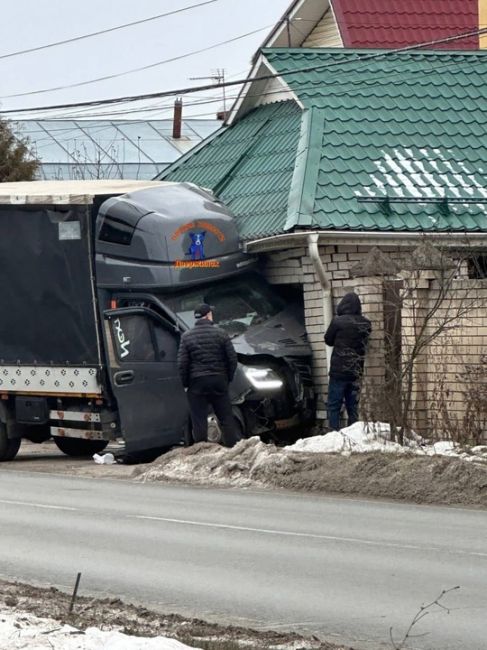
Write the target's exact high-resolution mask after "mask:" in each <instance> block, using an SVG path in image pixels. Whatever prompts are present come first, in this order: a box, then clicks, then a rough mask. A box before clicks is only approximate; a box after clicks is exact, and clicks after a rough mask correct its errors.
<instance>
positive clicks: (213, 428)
mask: <svg viewBox="0 0 487 650" xmlns="http://www.w3.org/2000/svg"><path fill="white" fill-rule="evenodd" d="M233 419H234V422H235V429H236V434H237V437H238V439H239V440H240V439H242V438H246V437H247V434H246V431H245V419H244V416H243V413H242V411H241V409H240V408H239V407H238V406H234V407H233ZM208 442H215V443H218V444H221V442H222V433H221V430H220V427H219V426H218V424H217V422H216V418H214V416H213V418H212V421H211V422H210V423H208Z"/></svg>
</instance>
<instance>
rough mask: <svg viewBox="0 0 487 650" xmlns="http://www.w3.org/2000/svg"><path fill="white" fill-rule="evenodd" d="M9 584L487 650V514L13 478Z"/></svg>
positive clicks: (446, 649)
mask: <svg viewBox="0 0 487 650" xmlns="http://www.w3.org/2000/svg"><path fill="white" fill-rule="evenodd" d="M0 512H1V517H0V526H1V535H0V576H1V577H3V578H9V579H18V580H21V581H25V582H31V583H33V584H40V585H54V586H58V587H60V588H63V589H65V590H72V587H73V584H74V580H75V576H76V573H77V572H78V571H81V572H82V582H81V590H80V593H82V594H85V595H88V594H89V595H95V596H107V595H110V596H116V597H120V598H123V599H124V600H126V601H131V602H134V603H138V604H144V605H146V606H148V607H150V608H154V609H158V610H160V611H164V612H166V613H169V612H178V613H181V614H183V615H189V616H198V617H201V618H205V619H207V620H210V621H215V622H220V623H236V624H242V625H245V626H250V627H255V628H258V629H276V630H280V631H284V630H295V631H298V632H301V633H304V634H308V633H314V634H318V635H319V636H321V637H323V638H326V639H328V640H330V641H335V642H343V643H347V644H350V645H354V646H355V647H356V648H358V649H366V650H368V649H374V650H376V649H377V648H389V650H390V648H391V644H390V641H389V628H390V627H392V628H393V630H394V633H395V635H396V637H397V638H400V637H401V633H404V630H405V628H406V627H407V626H408V624H409V622H410V620H411V619H412V617H413V616H414V614H415V613H416V612H417V611H418V609H419V606H420V605H421V604H422V603H425V602H428V601H430V600H434V599H435V597H436V596H438V595H439V594H440V592H441V591H442V590H443V589H448V588H451V587H454V586H456V585H460V587H461V588H460V589H459V590H457V591H454V592H451V593H449V594H447V595H446V596H445V598H444V600H443V601H442V602H443V604H444V605H446V606H448V607H449V608H450V613H447V612H446V611H444V610H441V609H439V608H436V609H435V610H434V611H433V612H432V613H431V614H429V615H428V616H427V617H426V618H425V619H424V620H423V621H422V622H421V623H420V624H418V626H417V627H416V628H415V631H416V633H418V634H421V635H423V634H424V635H425V636H420V637H417V638H415V639H414V642H413V643H411V645H410V646H408V647H412V648H420V649H421V650H440V649H441V650H450V649H451V650H459V648H461V649H462V650H479V649H480V648H485V647H487V641H486V633H487V624H486V620H487V547H486V542H485V540H486V539H487V513H486V512H485V511H480V510H467V509H461V508H446V507H427V506H414V505H406V504H400V503H388V502H387V503H386V502H378V501H368V500H359V499H344V498H329V497H325V496H312V495H308V494H299V495H297V494H290V493H285V492H260V491H247V490H217V489H202V488H190V487H179V486H176V487H174V486H167V485H162V484H140V483H133V482H129V481H114V480H104V479H98V480H94V479H86V478H85V479H83V478H71V477H66V476H54V475H49V474H38V473H30V472H22V471H21V472H18V471H15V470H10V469H9V470H0Z"/></svg>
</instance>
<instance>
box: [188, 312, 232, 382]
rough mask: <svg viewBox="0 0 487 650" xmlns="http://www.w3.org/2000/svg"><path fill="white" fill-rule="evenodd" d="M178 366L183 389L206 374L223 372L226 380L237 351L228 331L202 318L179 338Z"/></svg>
mask: <svg viewBox="0 0 487 650" xmlns="http://www.w3.org/2000/svg"><path fill="white" fill-rule="evenodd" d="M178 369H179V376H180V377H181V381H182V382H183V386H184V387H185V388H186V387H188V386H189V385H190V384H191V380H193V379H196V377H206V376H208V375H223V377H225V378H226V379H227V380H228V381H229V382H230V381H232V379H233V375H234V374H235V370H236V369H237V353H236V352H235V348H234V347H233V345H232V342H231V341H230V337H229V336H228V334H227V333H226V332H224V331H223V330H222V329H220V328H219V327H217V326H216V325H214V324H213V323H212V322H211V321H210V320H208V319H207V318H202V319H201V320H198V321H196V324H195V326H194V327H193V329H192V330H189V332H185V333H184V334H183V336H182V337H181V344H180V346H179V352H178Z"/></svg>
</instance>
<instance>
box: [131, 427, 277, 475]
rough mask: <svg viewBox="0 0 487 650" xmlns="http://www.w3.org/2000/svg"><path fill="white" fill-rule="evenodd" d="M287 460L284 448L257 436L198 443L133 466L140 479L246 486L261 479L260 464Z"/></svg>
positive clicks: (275, 463) (274, 463)
mask: <svg viewBox="0 0 487 650" xmlns="http://www.w3.org/2000/svg"><path fill="white" fill-rule="evenodd" d="M286 462H287V458H286V454H285V452H284V450H282V449H278V448H276V447H274V445H266V444H264V443H263V442H261V441H260V439H259V438H257V437H253V438H248V439H246V440H241V441H240V442H239V443H238V444H237V445H235V447H233V448H232V449H227V448H225V447H221V446H220V445H216V444H212V443H200V444H197V445H193V446H192V447H187V448H185V449H175V450H173V451H171V452H169V453H168V454H165V455H164V456H161V457H160V458H159V459H158V460H157V461H156V462H154V463H153V464H152V465H151V466H150V467H149V468H148V469H147V468H141V469H139V468H138V469H136V470H135V471H134V473H133V476H134V477H135V478H136V480H139V481H143V482H145V481H181V482H185V483H187V482H189V483H193V484H194V483H196V484H201V485H221V486H223V485H231V486H235V487H249V486H251V485H256V483H260V480H259V478H258V476H257V475H258V474H259V473H260V470H261V469H262V468H263V467H267V466H269V465H272V466H276V467H278V466H281V465H282V464H285V463H286Z"/></svg>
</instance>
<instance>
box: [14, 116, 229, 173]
mask: <svg viewBox="0 0 487 650" xmlns="http://www.w3.org/2000/svg"><path fill="white" fill-rule="evenodd" d="M9 125H10V128H11V129H12V132H13V133H14V135H15V136H16V137H17V138H19V139H22V140H24V139H27V140H28V142H29V146H30V148H31V149H32V151H33V153H34V154H35V155H36V156H37V157H38V158H39V160H40V166H39V172H38V174H39V179H41V180H76V179H90V178H132V179H140V180H149V179H151V178H153V177H154V176H155V175H156V174H158V173H159V172H161V171H162V170H163V169H165V168H166V167H167V166H168V165H170V164H171V163H172V162H174V161H175V160H177V159H178V158H179V156H181V155H182V154H183V153H186V152H187V151H189V150H190V149H191V148H192V147H194V146H195V145H197V144H199V143H200V142H201V141H202V140H204V139H205V138H206V137H207V136H208V135H210V134H211V133H213V132H214V131H215V130H216V129H218V128H219V127H220V125H221V122H219V121H218V120H202V119H191V118H188V119H184V120H183V121H182V124H181V133H180V134H178V133H176V136H177V137H174V135H175V134H174V133H173V120H172V119H167V120H134V119H130V120H127V119H119V120H115V119H98V120H88V119H86V120H81V119H71V120H67V119H50V120H49V119H47V120H39V119H38V120H34V119H29V120H13V121H11V122H10V123H9Z"/></svg>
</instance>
